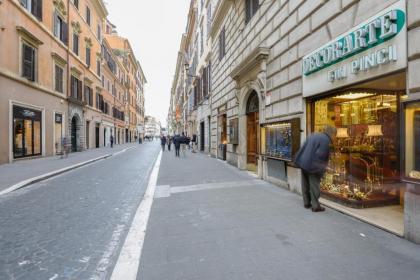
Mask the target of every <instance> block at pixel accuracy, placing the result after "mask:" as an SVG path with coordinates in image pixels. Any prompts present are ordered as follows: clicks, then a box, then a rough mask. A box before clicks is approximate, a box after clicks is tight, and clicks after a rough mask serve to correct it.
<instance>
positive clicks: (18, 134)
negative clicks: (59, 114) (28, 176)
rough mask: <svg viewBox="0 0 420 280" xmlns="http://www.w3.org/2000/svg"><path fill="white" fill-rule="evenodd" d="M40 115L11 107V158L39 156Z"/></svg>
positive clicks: (29, 110)
mask: <svg viewBox="0 0 420 280" xmlns="http://www.w3.org/2000/svg"><path fill="white" fill-rule="evenodd" d="M41 121H42V113H41V111H37V110H32V109H28V108H24V107H20V106H13V157H14V158H22V157H30V156H38V155H41V153H42V152H41V151H42V148H41V147H42V137H41V136H42V126H41Z"/></svg>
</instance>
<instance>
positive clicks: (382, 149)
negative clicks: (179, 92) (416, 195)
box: [313, 90, 400, 207]
mask: <svg viewBox="0 0 420 280" xmlns="http://www.w3.org/2000/svg"><path fill="white" fill-rule="evenodd" d="M398 100H399V95H398V94H394V93H393V94H387V93H377V92H366V91H357V90H354V91H351V92H344V93H342V94H338V95H336V96H332V97H329V98H324V99H320V100H317V101H315V102H314V106H313V129H314V130H315V131H316V132H319V131H322V129H323V128H324V127H325V126H326V125H330V126H334V127H336V128H337V134H336V137H335V139H334V141H333V144H332V151H331V156H330V162H329V166H328V169H327V172H326V174H325V176H324V178H323V179H322V182H321V190H322V192H323V193H324V195H326V196H328V197H330V198H332V199H334V200H337V201H339V202H344V203H345V204H347V205H349V206H352V207H373V206H383V205H390V204H398V202H399V184H398V183H399V182H400V180H399V178H400V174H399V125H398V124H399V117H398V116H399V112H398V108H399V101H398Z"/></svg>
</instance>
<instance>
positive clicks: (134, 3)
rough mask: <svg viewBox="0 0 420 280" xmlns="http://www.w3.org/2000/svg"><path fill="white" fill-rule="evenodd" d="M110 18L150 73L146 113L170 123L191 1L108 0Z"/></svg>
mask: <svg viewBox="0 0 420 280" xmlns="http://www.w3.org/2000/svg"><path fill="white" fill-rule="evenodd" d="M104 2H105V3H106V7H107V9H108V13H109V16H108V18H109V20H110V21H111V22H112V23H113V24H114V25H116V26H117V31H118V34H119V35H120V36H123V37H126V38H128V39H129V40H130V43H131V47H132V48H133V50H134V53H135V55H136V57H137V59H138V60H139V61H140V64H141V66H142V69H143V72H144V74H145V75H146V79H147V82H148V83H147V85H146V88H145V97H146V100H145V107H146V115H151V116H154V117H156V118H157V119H158V120H160V121H161V123H162V125H166V117H167V114H168V108H169V100H170V92H171V86H172V80H173V76H174V74H175V67H176V60H177V54H178V50H179V46H180V43H181V37H182V33H184V31H185V27H186V23H187V16H188V9H189V3H190V0H104Z"/></svg>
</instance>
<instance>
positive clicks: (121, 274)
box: [111, 151, 162, 280]
mask: <svg viewBox="0 0 420 280" xmlns="http://www.w3.org/2000/svg"><path fill="white" fill-rule="evenodd" d="M161 159H162V151H160V153H159V156H158V158H157V160H156V163H155V165H154V167H153V170H152V173H151V174H150V178H149V183H148V185H147V189H146V192H145V194H144V197H143V200H142V202H141V203H140V206H139V208H138V209H137V211H136V214H135V216H134V219H133V223H132V224H131V228H130V230H129V232H128V234H127V238H126V239H125V242H124V245H123V247H122V249H121V253H120V256H119V257H118V260H117V264H116V265H115V267H114V271H113V272H112V276H111V280H122V279H124V280H135V279H136V278H137V273H138V268H139V265H140V258H141V253H142V250H143V244H144V238H145V236H146V229H147V223H148V221H149V216H150V210H151V208H152V204H153V196H154V193H155V189H156V182H157V177H158V174H159V167H160V161H161Z"/></svg>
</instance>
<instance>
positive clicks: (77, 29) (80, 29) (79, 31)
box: [71, 21, 82, 34]
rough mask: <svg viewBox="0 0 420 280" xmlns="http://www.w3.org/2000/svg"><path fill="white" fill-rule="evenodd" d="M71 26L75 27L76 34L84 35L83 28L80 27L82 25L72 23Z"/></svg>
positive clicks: (75, 22)
mask: <svg viewBox="0 0 420 280" xmlns="http://www.w3.org/2000/svg"><path fill="white" fill-rule="evenodd" d="M71 26H72V27H73V32H74V33H77V34H80V33H82V27H81V26H80V23H78V22H77V21H72V22H71Z"/></svg>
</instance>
